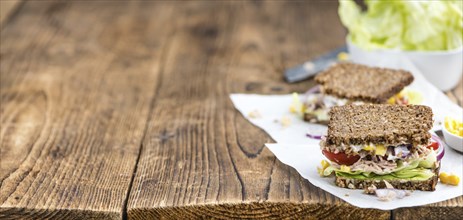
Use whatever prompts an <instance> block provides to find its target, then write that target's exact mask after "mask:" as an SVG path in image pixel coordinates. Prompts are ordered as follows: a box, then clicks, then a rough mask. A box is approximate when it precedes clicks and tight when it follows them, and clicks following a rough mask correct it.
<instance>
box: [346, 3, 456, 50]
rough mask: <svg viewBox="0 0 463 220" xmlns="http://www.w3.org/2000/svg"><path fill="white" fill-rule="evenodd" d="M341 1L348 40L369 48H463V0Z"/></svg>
mask: <svg viewBox="0 0 463 220" xmlns="http://www.w3.org/2000/svg"><path fill="white" fill-rule="evenodd" d="M365 4H366V5H367V8H368V10H367V11H366V12H362V11H361V10H360V8H359V6H358V5H357V4H356V3H355V2H354V1H353V0H340V1H339V10H338V13H339V17H340V19H341V22H342V23H343V25H344V26H345V27H346V28H347V29H348V30H349V35H348V39H349V40H350V41H351V42H352V43H354V44H355V45H357V46H359V47H361V48H363V49H366V50H373V49H381V48H386V49H402V50H422V51H432V50H450V49H455V48H459V47H461V46H462V45H463V1H460V0H449V1H408V0H397V1H385V0H365Z"/></svg>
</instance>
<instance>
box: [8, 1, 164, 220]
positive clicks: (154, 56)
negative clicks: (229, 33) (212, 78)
mask: <svg viewBox="0 0 463 220" xmlns="http://www.w3.org/2000/svg"><path fill="white" fill-rule="evenodd" d="M142 4H145V2H143V3H136V2H122V1H117V2H108V1H99V2H93V3H92V4H88V3H87V2H83V1H76V2H54V1H45V2H44V1H41V2H38V1H29V2H26V3H25V5H24V6H23V7H22V8H21V11H20V12H19V14H18V15H17V16H16V17H15V19H14V20H12V21H11V23H9V24H8V25H6V26H5V27H4V29H2V32H1V40H2V43H1V47H0V48H1V61H0V62H1V65H0V68H1V69H0V70H1V71H0V72H1V74H0V76H1V80H0V85H1V87H0V97H1V101H0V106H1V108H0V114H1V119H0V122H1V132H0V154H1V160H0V218H2V219H18V218H34V219H37V218H63V219H73V218H75V219H90V218H102V219H120V218H121V217H122V213H123V208H124V205H125V202H126V198H127V194H128V191H129V188H130V187H129V186H130V183H131V180H132V177H133V172H134V169H135V165H136V162H137V158H138V154H139V149H140V146H141V140H142V139H143V135H144V131H145V128H146V123H147V118H148V115H149V114H148V112H149V109H150V103H151V101H152V98H153V95H154V93H153V91H154V90H155V85H156V84H157V79H158V78H157V77H158V71H159V66H160V62H161V57H162V56H163V54H162V50H163V47H164V46H163V43H164V40H166V38H167V36H168V35H167V34H168V32H162V31H160V30H163V28H164V24H165V23H166V21H168V20H170V19H171V18H172V17H171V13H169V11H168V9H169V8H168V7H164V8H162V10H160V9H158V8H154V7H151V8H150V9H149V10H144V5H142ZM152 13H155V14H157V15H159V17H160V18H158V19H151V16H152ZM153 36H156V37H153Z"/></svg>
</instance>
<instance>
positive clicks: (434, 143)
mask: <svg viewBox="0 0 463 220" xmlns="http://www.w3.org/2000/svg"><path fill="white" fill-rule="evenodd" d="M427 148H429V149H433V150H437V149H438V148H439V143H437V142H431V144H430V145H428V146H427Z"/></svg>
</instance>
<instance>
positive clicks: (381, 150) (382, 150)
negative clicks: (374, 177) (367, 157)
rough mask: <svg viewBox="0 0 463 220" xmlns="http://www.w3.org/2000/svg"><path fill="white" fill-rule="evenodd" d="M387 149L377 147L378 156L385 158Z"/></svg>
mask: <svg viewBox="0 0 463 220" xmlns="http://www.w3.org/2000/svg"><path fill="white" fill-rule="evenodd" d="M386 151H387V148H386V147H384V145H377V146H376V152H375V154H376V155H380V156H384V155H385V154H386Z"/></svg>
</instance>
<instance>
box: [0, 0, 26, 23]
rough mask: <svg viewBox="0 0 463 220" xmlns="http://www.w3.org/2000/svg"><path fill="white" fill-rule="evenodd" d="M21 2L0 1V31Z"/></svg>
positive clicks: (14, 0) (18, 0) (20, 0)
mask: <svg viewBox="0 0 463 220" xmlns="http://www.w3.org/2000/svg"><path fill="white" fill-rule="evenodd" d="M21 3H22V0H1V1H0V29H1V27H2V26H3V24H4V22H6V20H7V19H8V18H9V17H10V16H11V15H12V13H13V12H14V11H15V10H16V9H17V7H19V5H20V4H21Z"/></svg>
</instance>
